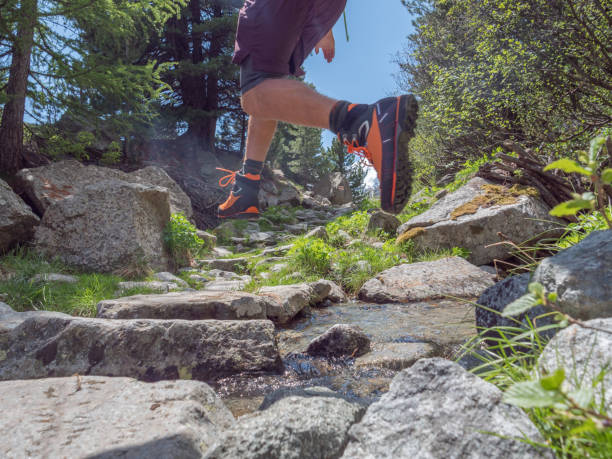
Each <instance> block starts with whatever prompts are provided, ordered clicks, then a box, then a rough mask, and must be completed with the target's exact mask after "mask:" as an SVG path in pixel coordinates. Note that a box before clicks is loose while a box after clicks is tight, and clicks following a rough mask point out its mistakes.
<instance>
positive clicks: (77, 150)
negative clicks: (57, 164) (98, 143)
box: [44, 131, 95, 161]
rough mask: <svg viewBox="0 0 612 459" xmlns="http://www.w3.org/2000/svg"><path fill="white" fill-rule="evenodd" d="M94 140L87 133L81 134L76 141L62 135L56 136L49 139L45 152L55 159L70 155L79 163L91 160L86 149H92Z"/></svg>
mask: <svg viewBox="0 0 612 459" xmlns="http://www.w3.org/2000/svg"><path fill="white" fill-rule="evenodd" d="M94 140H95V138H94V135H93V134H92V133H91V132H86V131H81V132H79V133H78V134H77V135H76V138H75V139H74V140H71V139H68V138H66V137H64V136H62V135H61V134H54V135H52V136H51V137H49V139H47V143H46V145H45V147H46V148H45V150H44V152H45V153H46V154H47V155H49V156H51V158H54V159H57V158H62V157H64V156H68V155H69V156H72V157H73V158H75V159H77V160H79V161H83V160H86V159H89V154H88V153H87V151H86V148H87V147H90V146H91V145H92V144H93V142H94Z"/></svg>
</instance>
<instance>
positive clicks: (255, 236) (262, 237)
mask: <svg viewBox="0 0 612 459" xmlns="http://www.w3.org/2000/svg"><path fill="white" fill-rule="evenodd" d="M247 236H248V240H249V243H251V244H253V243H255V244H268V245H271V244H273V243H274V235H273V234H272V233H265V232H263V231H255V232H252V233H251V232H250V233H247Z"/></svg>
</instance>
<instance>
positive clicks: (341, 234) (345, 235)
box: [336, 230, 353, 244]
mask: <svg viewBox="0 0 612 459" xmlns="http://www.w3.org/2000/svg"><path fill="white" fill-rule="evenodd" d="M336 237H338V238H340V239H342V240H343V241H344V243H345V244H349V243H350V242H351V241H352V240H353V238H352V237H351V235H350V234H349V233H347V232H346V231H344V230H338V232H337V233H336Z"/></svg>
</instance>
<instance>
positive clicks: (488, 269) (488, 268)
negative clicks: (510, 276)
mask: <svg viewBox="0 0 612 459" xmlns="http://www.w3.org/2000/svg"><path fill="white" fill-rule="evenodd" d="M479 268H480V269H482V270H483V271H485V272H487V273H489V274H492V275H493V276H495V277H497V269H495V267H494V266H490V265H480V266H479Z"/></svg>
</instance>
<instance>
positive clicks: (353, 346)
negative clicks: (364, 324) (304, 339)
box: [306, 324, 370, 357]
mask: <svg viewBox="0 0 612 459" xmlns="http://www.w3.org/2000/svg"><path fill="white" fill-rule="evenodd" d="M369 351H370V338H368V337H367V336H366V334H365V333H364V332H363V331H362V330H361V329H360V328H359V327H356V326H354V325H346V324H337V325H334V326H333V327H332V328H330V329H329V330H327V331H326V332H325V333H323V334H322V335H320V336H318V337H317V338H315V339H313V340H312V341H311V342H310V344H309V345H308V348H307V349H306V354H308V355H312V356H323V357H341V356H348V357H359V356H362V355H364V354H366V353H367V352H369Z"/></svg>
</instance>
